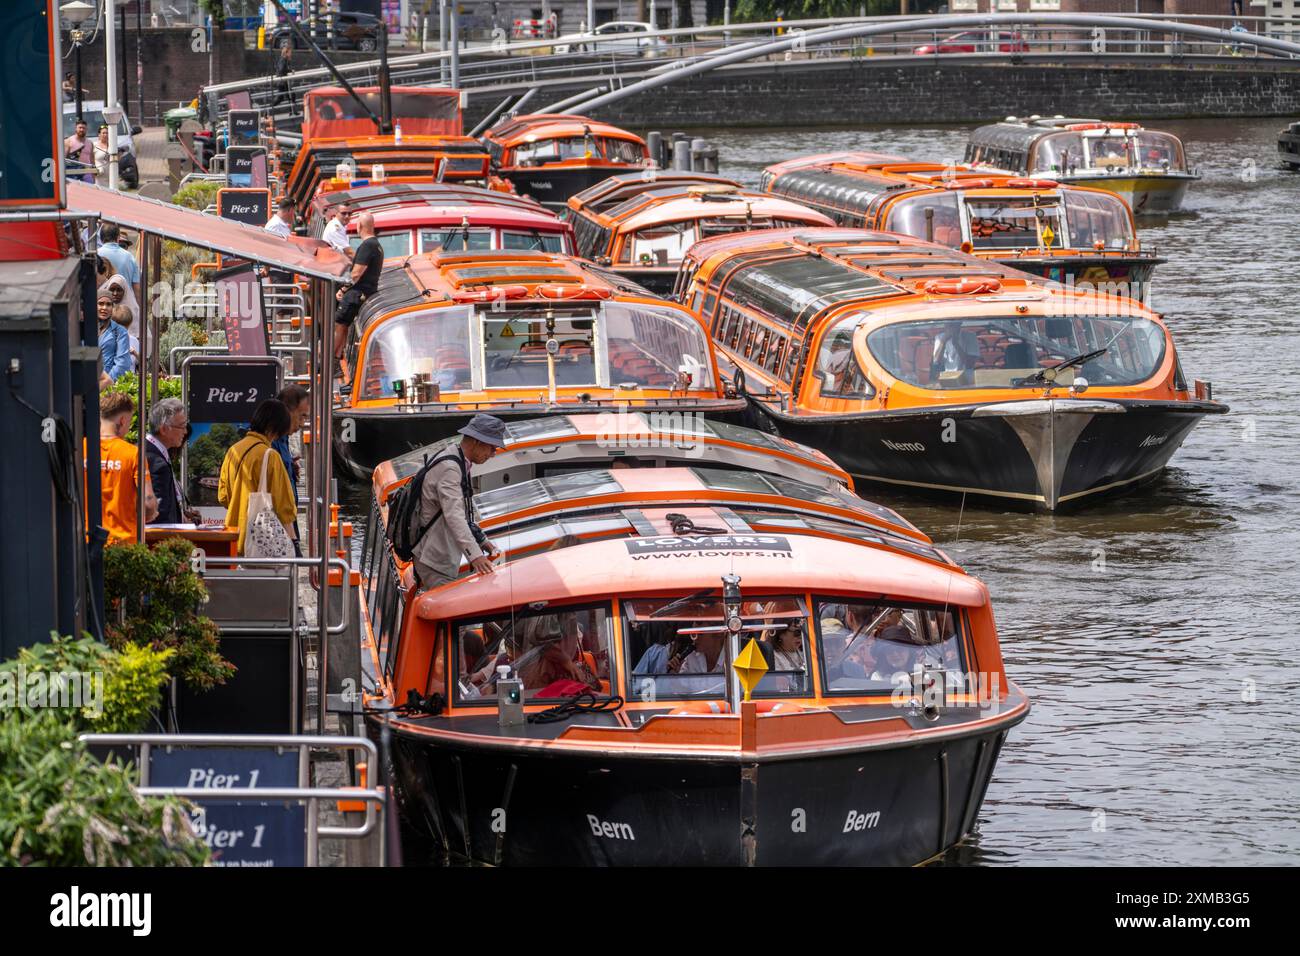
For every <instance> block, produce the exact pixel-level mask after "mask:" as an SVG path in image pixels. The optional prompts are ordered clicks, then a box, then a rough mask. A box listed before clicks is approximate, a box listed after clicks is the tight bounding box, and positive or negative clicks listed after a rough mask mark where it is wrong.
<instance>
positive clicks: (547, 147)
mask: <svg viewBox="0 0 1300 956" xmlns="http://www.w3.org/2000/svg"><path fill="white" fill-rule="evenodd" d="M483 145H484V147H486V149H487V150H488V152H489V153H490V154H491V157H492V171H493V173H494V174H496V175H498V176H500V177H502V178H503V179H505V180H508V181H509V182H510V183H512V184H513V185H514V187H515V191H516V192H518V193H520V194H521V195H525V196H532V197H534V198H535V199H537V200H538V201H539V202H541V203H542V204H543V205H545V206H547V207H548V208H550V209H556V210H562V209H564V208H565V203H566V202H568V199H569V197H570V196H572V195H573V194H574V193H579V192H582V190H584V189H586V188H587V187H588V186H592V185H594V184H596V183H598V182H600V181H601V180H602V179H605V178H606V177H608V176H611V175H613V174H615V173H621V172H626V171H627V170H629V169H640V168H648V167H649V165H650V150H649V149H648V148H647V147H646V144H645V140H643V139H642V138H641V137H640V136H637V135H635V134H634V133H629V132H628V131H627V130H625V129H619V128H618V127H617V126H611V125H609V124H608V123H602V122H600V121H599V120H594V119H589V118H588V117H586V116H575V115H572V114H568V113H532V114H527V115H524V116H515V117H512V118H510V119H507V120H504V121H503V122H501V123H499V124H498V125H496V126H494V127H492V128H491V129H489V130H488V131H487V132H486V133H484V134H483Z"/></svg>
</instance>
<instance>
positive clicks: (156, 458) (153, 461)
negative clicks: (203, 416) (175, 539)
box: [144, 398, 198, 524]
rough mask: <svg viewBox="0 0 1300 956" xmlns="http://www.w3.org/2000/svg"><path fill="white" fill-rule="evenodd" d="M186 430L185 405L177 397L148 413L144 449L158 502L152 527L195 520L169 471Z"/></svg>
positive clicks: (187, 423) (196, 516) (187, 422)
mask: <svg viewBox="0 0 1300 956" xmlns="http://www.w3.org/2000/svg"><path fill="white" fill-rule="evenodd" d="M188 427H189V421H188V419H187V416H186V414H185V405H184V404H183V403H182V402H181V400H180V399H178V398H164V399H163V400H162V401H160V402H158V403H157V404H156V405H154V407H153V408H152V409H151V410H150V411H149V434H148V435H146V436H145V446H144V450H145V454H146V455H147V456H148V458H149V478H150V480H151V481H152V482H153V493H154V497H155V498H157V499H158V516H157V517H156V518H154V520H153V521H152V522H151V523H152V524H180V523H181V522H183V521H196V520H197V518H198V515H197V513H195V512H192V511H188V510H187V509H186V508H185V498H184V496H183V495H182V494H181V486H180V483H179V482H178V481H177V480H176V475H175V473H174V472H173V471H172V460H171V453H172V451H173V450H174V449H176V448H180V447H181V445H182V444H183V443H184V441H185V432H186V431H187V429H188Z"/></svg>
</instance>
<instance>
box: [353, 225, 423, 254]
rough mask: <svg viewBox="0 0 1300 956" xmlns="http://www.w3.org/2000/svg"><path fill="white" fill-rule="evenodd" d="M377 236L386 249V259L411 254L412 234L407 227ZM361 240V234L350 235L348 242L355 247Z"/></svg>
mask: <svg viewBox="0 0 1300 956" xmlns="http://www.w3.org/2000/svg"><path fill="white" fill-rule="evenodd" d="M375 238H376V239H378V240H379V245H380V246H381V247H382V248H383V250H384V258H385V259H400V258H401V257H402V256H409V255H410V254H411V234H410V232H408V231H407V230H405V229H403V230H402V231H401V232H387V233H383V234H381V235H376V236H375ZM361 242H362V239H361V237H360V236H348V244H349V245H351V246H352V248H353V249H356V248H357V247H358V246H360V245H361Z"/></svg>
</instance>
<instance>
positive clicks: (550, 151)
mask: <svg viewBox="0 0 1300 956" xmlns="http://www.w3.org/2000/svg"><path fill="white" fill-rule="evenodd" d="M599 158H600V148H599V146H598V145H597V143H596V140H595V139H594V138H589V137H585V136H569V137H565V138H562V139H539V140H538V141H537V142H535V143H520V144H519V145H518V146H516V147H515V164H516V165H518V166H540V165H541V164H542V163H554V162H559V161H561V160H566V159H599Z"/></svg>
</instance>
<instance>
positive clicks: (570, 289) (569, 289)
mask: <svg viewBox="0 0 1300 956" xmlns="http://www.w3.org/2000/svg"><path fill="white" fill-rule="evenodd" d="M537 294H538V295H540V296H541V297H542V298H543V299H573V300H582V299H588V300H590V299H608V298H609V297H610V296H612V295H613V294H614V290H613V289H603V288H601V287H600V286H586V285H539V286H538V287H537Z"/></svg>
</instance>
